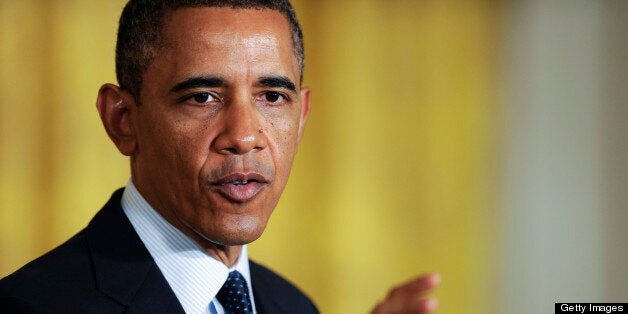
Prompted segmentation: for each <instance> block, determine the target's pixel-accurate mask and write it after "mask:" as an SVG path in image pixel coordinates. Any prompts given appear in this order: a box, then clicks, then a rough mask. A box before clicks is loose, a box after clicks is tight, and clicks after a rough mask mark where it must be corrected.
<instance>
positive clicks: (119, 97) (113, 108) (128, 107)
mask: <svg viewBox="0 0 628 314" xmlns="http://www.w3.org/2000/svg"><path fill="white" fill-rule="evenodd" d="M96 107H97V108H98V114H99V115H100V120H101V121H102V124H103V126H104V127H105V130H106V131H107V134H108V135H109V138H110V139H111V140H112V141H113V143H114V144H115V145H116V147H118V150H119V151H120V152H121V153H122V154H124V155H126V156H132V155H133V154H134V153H135V151H136V150H137V139H136V134H135V130H134V128H133V123H132V119H131V114H132V113H133V112H134V111H135V110H137V106H136V104H135V98H134V97H133V96H132V95H131V93H129V92H127V91H126V90H123V89H122V88H120V87H118V86H116V85H113V84H105V85H103V86H102V87H101V88H100V90H99V91H98V100H97V101H96Z"/></svg>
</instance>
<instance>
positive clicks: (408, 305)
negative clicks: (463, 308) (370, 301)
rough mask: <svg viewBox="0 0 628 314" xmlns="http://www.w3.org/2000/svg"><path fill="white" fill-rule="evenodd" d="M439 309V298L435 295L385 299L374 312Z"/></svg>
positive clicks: (414, 313) (413, 313)
mask: <svg viewBox="0 0 628 314" xmlns="http://www.w3.org/2000/svg"><path fill="white" fill-rule="evenodd" d="M436 309H438V300H437V299H436V298H433V297H429V298H425V299H420V298H419V299H405V300H404V299H397V300H385V301H384V302H382V303H380V304H379V305H378V306H377V307H376V308H375V309H374V310H373V311H372V312H371V313H372V314H392V313H395V314H400V313H407V314H431V313H434V312H435V311H436Z"/></svg>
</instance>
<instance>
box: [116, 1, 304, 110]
mask: <svg viewBox="0 0 628 314" xmlns="http://www.w3.org/2000/svg"><path fill="white" fill-rule="evenodd" d="M194 7H230V8H233V9H271V10H276V11H279V12H281V13H282V14H283V15H284V16H285V17H286V18H287V19H288V22H289V23H290V28H291V29H290V30H291V32H292V45H293V50H294V54H295V56H296V57H297V59H298V61H299V67H300V73H301V77H300V79H301V80H302V79H303V68H304V64H305V56H304V51H303V33H302V31H301V26H299V22H298V20H297V17H296V13H295V12H294V9H293V8H292V5H291V4H290V2H289V1H288V0H130V1H129V2H128V3H127V4H126V6H125V7H124V10H123V11H122V16H121V17H120V25H119V27H118V40H117V44H116V75H117V78H118V84H120V87H122V88H123V89H126V90H128V91H129V92H130V93H131V94H132V95H133V96H134V97H135V98H136V99H137V100H138V101H139V96H140V89H141V86H142V78H143V76H144V72H145V71H146V69H147V68H148V67H149V66H150V64H151V62H152V61H153V59H154V57H155V53H156V51H157V50H158V49H159V48H160V47H161V45H162V40H163V38H162V37H163V36H162V28H163V20H164V16H165V14H166V13H167V12H172V11H175V10H177V9H180V8H194Z"/></svg>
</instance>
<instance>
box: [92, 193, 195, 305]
mask: <svg viewBox="0 0 628 314" xmlns="http://www.w3.org/2000/svg"><path fill="white" fill-rule="evenodd" d="M122 191H123V190H122V189H120V190H118V191H116V192H115V193H114V194H113V195H112V197H111V199H110V200H109V202H107V204H106V205H105V206H104V207H103V209H102V210H101V211H100V212H98V214H96V216H95V217H94V218H93V219H92V221H91V222H90V223H89V225H88V226H87V232H86V233H87V242H88V246H89V250H90V254H91V257H92V262H93V267H94V274H95V276H96V284H97V287H98V289H99V290H100V291H101V292H102V293H104V294H106V295H108V296H110V297H111V298H113V299H115V300H116V301H118V302H120V303H121V304H124V305H126V306H127V307H128V312H129V313H133V312H143V313H184V311H183V308H182V307H181V304H180V303H179V301H178V300H177V298H176V296H175V295H174V292H172V289H171V288H170V286H169V285H168V282H167V281H166V279H165V278H164V277H163V275H162V274H161V272H160V270H159V268H158V267H157V264H155V262H154V261H153V258H152V257H151V255H150V253H149V252H148V250H147V249H146V247H144V244H143V243H142V240H140V238H139V236H138V235H137V233H136V232H135V230H134V229H133V226H132V225H131V223H130V222H129V220H128V219H127V217H126V215H125V214H124V212H123V211H122V206H121V205H120V199H121V197H122Z"/></svg>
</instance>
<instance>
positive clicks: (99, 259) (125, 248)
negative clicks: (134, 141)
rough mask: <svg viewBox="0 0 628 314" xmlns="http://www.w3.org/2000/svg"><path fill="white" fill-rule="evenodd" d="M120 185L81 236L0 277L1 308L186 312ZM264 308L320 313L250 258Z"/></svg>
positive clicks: (253, 280)
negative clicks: (127, 208)
mask: <svg viewBox="0 0 628 314" xmlns="http://www.w3.org/2000/svg"><path fill="white" fill-rule="evenodd" d="M121 197H122V190H118V191H116V192H115V193H114V194H113V196H112V197H111V199H110V200H109V202H107V204H106V205H105V206H104V207H103V209H102V210H100V212H98V213H97V214H96V216H95V217H94V218H93V219H92V221H91V222H90V223H89V225H88V226H87V228H85V229H83V230H82V231H81V232H79V233H78V234H77V235H75V236H74V237H72V238H71V239H69V240H68V241H67V242H65V243H64V244H62V245H61V246H59V247H57V248H56V249H54V250H52V251H50V252H49V253H47V254H45V255H44V256H42V257H40V258H38V259H36V260H34V261H32V262H31V263H29V264H27V265H26V266H24V267H22V268H21V269H20V270H18V271H16V272H15V273H13V274H11V275H9V276H7V277H5V278H3V279H2V280H0V313H122V312H124V313H184V312H183V308H182V307H181V304H180V303H179V301H178V300H177V298H176V296H175V294H174V292H173V291H172V289H171V288H170V286H169V285H168V282H167V281H166V279H165V278H164V276H163V275H162V273H161V271H160V270H159V268H158V267H157V264H156V263H155V261H154V260H153V258H152V257H151V256H150V253H149V252H148V250H147V249H146V247H145V246H144V244H143V243H142V241H141V240H140V238H139V236H138V235H137V233H136V232H135V230H134V229H133V227H132V225H131V223H130V222H129V220H128V219H127V217H126V215H125V214H124V212H123V211H122V206H121V205H120V199H121ZM250 270H251V284H252V285H253V294H254V295H253V297H254V298H255V306H256V307H257V311H258V312H259V313H273V314H274V313H290V314H293V313H318V310H317V309H316V307H315V306H314V304H313V303H312V302H311V301H310V300H309V299H308V298H307V297H306V296H305V295H304V294H303V293H301V292H300V291H299V290H298V289H297V288H296V287H295V286H293V285H292V284H290V283H289V282H287V281H286V280H284V279H283V278H281V277H279V276H278V275H277V274H275V273H273V272H272V271H270V270H269V269H267V268H265V267H263V266H261V265H259V264H256V263H254V262H250Z"/></svg>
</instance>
